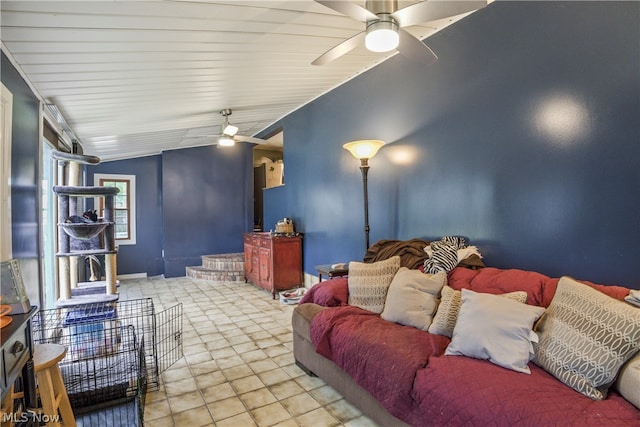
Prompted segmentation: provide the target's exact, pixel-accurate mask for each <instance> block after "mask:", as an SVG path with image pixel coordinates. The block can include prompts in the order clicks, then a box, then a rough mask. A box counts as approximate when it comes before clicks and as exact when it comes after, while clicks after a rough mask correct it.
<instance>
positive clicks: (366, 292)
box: [348, 256, 400, 314]
mask: <svg viewBox="0 0 640 427" xmlns="http://www.w3.org/2000/svg"><path fill="white" fill-rule="evenodd" d="M399 268H400V257H399V256H394V257H391V258H389V259H386V260H384V261H378V262H373V263H364V262H356V261H352V262H350V263H349V279H348V284H349V305H352V306H355V307H360V308H362V309H363V310H368V311H371V312H373V313H378V314H380V313H382V310H383V309H384V302H385V300H386V298H387V290H388V289H389V285H390V284H391V281H392V280H393V277H394V276H395V275H396V273H397V272H398V269H399Z"/></svg>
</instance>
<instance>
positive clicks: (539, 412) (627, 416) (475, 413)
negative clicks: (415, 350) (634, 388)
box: [413, 356, 640, 427]
mask: <svg viewBox="0 0 640 427" xmlns="http://www.w3.org/2000/svg"><path fill="white" fill-rule="evenodd" d="M529 367H530V368H531V375H523V374H521V373H519V372H515V371H511V370H509V369H503V368H501V367H499V366H496V365H493V364H491V363H489V362H488V361H485V360H479V359H471V358H468V357H455V356H443V357H432V358H431V359H429V364H428V365H427V366H426V367H425V368H424V369H420V370H418V373H417V375H416V379H415V382H414V392H413V396H414V398H415V400H416V404H417V405H419V406H420V408H421V411H422V414H424V416H425V420H428V421H427V422H423V423H422V424H423V425H431V426H532V427H533V426H575V427H578V426H580V427H583V426H593V427H595V426H637V425H639V423H640V412H639V411H638V410H637V409H636V408H634V407H633V405H631V404H629V402H627V401H626V400H625V399H624V398H622V396H620V395H619V394H617V393H613V392H612V393H610V395H609V397H608V398H607V399H606V400H591V399H589V398H587V397H585V396H583V395H581V394H579V393H576V392H575V391H573V390H572V389H571V388H569V387H567V386H566V385H564V384H562V383H561V382H560V381H558V380H557V379H555V378H554V377H553V376H552V375H551V374H549V373H548V372H545V371H544V370H543V369H542V368H540V367H538V366H536V365H535V364H533V363H531V364H529Z"/></svg>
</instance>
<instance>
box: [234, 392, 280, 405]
mask: <svg viewBox="0 0 640 427" xmlns="http://www.w3.org/2000/svg"><path fill="white" fill-rule="evenodd" d="M240 399H242V401H243V402H244V404H245V406H246V407H247V408H249V409H255V408H259V407H261V406H266V405H268V404H270V403H274V402H275V401H276V400H277V399H276V398H275V396H274V395H273V394H271V392H270V391H269V390H268V389H267V388H261V389H258V390H254V391H251V392H249V393H245V394H242V395H240Z"/></svg>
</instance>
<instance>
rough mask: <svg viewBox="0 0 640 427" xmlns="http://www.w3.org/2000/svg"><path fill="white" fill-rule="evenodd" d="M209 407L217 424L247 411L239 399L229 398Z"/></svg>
mask: <svg viewBox="0 0 640 427" xmlns="http://www.w3.org/2000/svg"><path fill="white" fill-rule="evenodd" d="M207 405H208V406H209V410H210V411H211V413H212V414H213V419H214V421H216V422H218V421H220V420H224V419H225V418H229V417H232V416H234V415H238V414H241V413H243V412H246V411H247V409H246V408H245V406H244V404H243V403H242V401H241V400H240V399H239V398H237V397H229V398H227V399H224V400H219V401H217V402H213V403H208V404H207Z"/></svg>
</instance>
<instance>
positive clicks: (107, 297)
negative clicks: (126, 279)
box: [52, 151, 119, 307]
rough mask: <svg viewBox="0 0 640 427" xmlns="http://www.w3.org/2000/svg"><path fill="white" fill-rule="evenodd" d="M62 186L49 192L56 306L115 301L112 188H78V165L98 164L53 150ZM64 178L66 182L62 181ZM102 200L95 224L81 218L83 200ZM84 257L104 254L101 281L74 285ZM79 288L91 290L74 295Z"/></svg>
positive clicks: (91, 158) (93, 159)
mask: <svg viewBox="0 0 640 427" xmlns="http://www.w3.org/2000/svg"><path fill="white" fill-rule="evenodd" d="M52 157H53V158H54V159H55V160H57V161H58V166H59V168H60V170H61V173H60V175H61V177H62V179H63V181H65V182H64V185H56V186H54V187H53V192H54V193H55V194H56V196H57V198H58V252H57V254H56V256H57V258H58V270H59V299H58V302H57V303H56V305H57V306H58V307H61V306H69V305H76V304H85V303H91V302H109V301H115V300H117V299H118V294H117V289H116V284H117V283H116V276H117V271H116V255H117V252H118V250H117V248H116V245H115V222H114V209H115V200H114V197H115V196H116V195H117V194H118V192H119V190H118V189H117V188H115V187H100V186H92V187H90V186H79V182H80V165H81V164H85V165H87V164H89V165H95V164H98V163H100V158H99V157H96V156H86V155H82V154H72V153H64V152H61V151H54V152H53V154H52ZM65 178H66V179H65ZM96 197H102V198H103V199H104V213H103V214H104V217H103V218H98V219H97V220H96V221H91V220H87V219H86V218H85V219H83V218H82V215H83V214H82V212H81V210H83V203H82V199H84V198H96ZM88 255H104V260H105V261H104V262H105V276H106V277H105V281H104V282H91V283H78V259H79V258H80V257H83V258H84V257H85V256H88ZM81 288H85V290H86V288H92V289H91V290H87V291H86V292H78V290H81Z"/></svg>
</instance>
